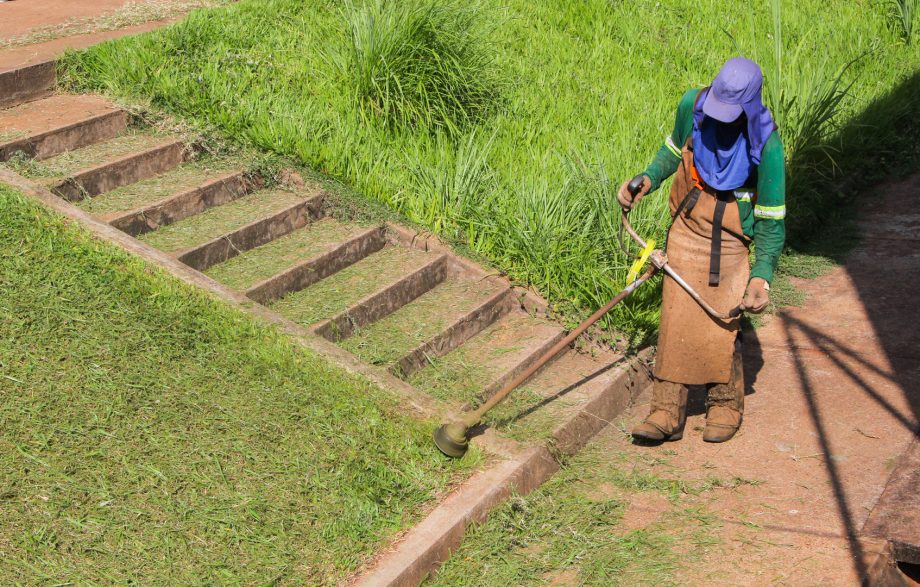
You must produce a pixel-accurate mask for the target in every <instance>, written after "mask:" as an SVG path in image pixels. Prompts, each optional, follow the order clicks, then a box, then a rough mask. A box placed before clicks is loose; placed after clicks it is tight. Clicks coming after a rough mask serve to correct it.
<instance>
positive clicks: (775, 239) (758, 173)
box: [643, 88, 786, 282]
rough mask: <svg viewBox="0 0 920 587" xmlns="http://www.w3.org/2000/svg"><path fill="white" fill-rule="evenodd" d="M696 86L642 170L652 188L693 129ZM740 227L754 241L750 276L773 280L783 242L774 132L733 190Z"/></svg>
mask: <svg viewBox="0 0 920 587" xmlns="http://www.w3.org/2000/svg"><path fill="white" fill-rule="evenodd" d="M699 92H700V90H699V88H694V89H690V90H687V91H686V92H684V95H683V96H682V97H681V99H680V103H679V104H678V105H677V116H676V118H675V120H674V130H673V131H671V135H670V136H669V137H667V139H666V140H665V142H664V144H663V145H662V146H661V148H660V149H659V150H658V153H657V154H656V155H655V158H654V159H653V160H652V162H651V163H650V164H649V166H648V167H647V168H646V170H645V171H644V172H643V173H645V175H647V176H648V177H649V179H650V180H651V181H652V191H654V190H657V189H658V187H659V186H660V185H661V182H662V181H664V180H665V179H667V178H668V177H670V176H671V175H673V174H674V172H675V171H677V168H678V167H679V166H680V161H681V156H680V149H681V147H682V146H683V145H684V143H686V141H687V138H688V137H689V136H690V133H691V132H693V105H694V103H695V102H696V97H697V95H698V94H699ZM735 195H736V196H737V197H738V211H739V213H740V214H741V228H742V229H743V230H744V234H745V235H746V236H748V237H750V238H752V239H753V240H754V265H753V267H751V277H752V278H753V277H762V278H763V279H766V280H767V282H770V281H772V280H773V271H774V270H775V269H776V263H777V262H778V261H779V256H780V253H782V251H783V244H784V243H785V241H786V221H785V218H786V164H785V159H784V156H783V143H782V142H781V141H780V138H779V133H778V132H776V131H774V132H773V134H771V135H770V138H768V139H767V142H766V144H765V145H764V148H763V152H762V154H761V158H760V165H758V166H757V167H756V168H755V170H754V171H753V172H752V173H751V177H749V178H748V181H747V182H745V184H744V187H742V188H739V189H737V190H735Z"/></svg>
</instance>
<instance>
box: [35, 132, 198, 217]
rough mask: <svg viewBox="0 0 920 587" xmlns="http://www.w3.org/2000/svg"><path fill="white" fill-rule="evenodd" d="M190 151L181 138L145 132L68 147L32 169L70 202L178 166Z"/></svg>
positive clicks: (129, 133)
mask: <svg viewBox="0 0 920 587" xmlns="http://www.w3.org/2000/svg"><path fill="white" fill-rule="evenodd" d="M188 155H189V150H188V148H187V146H186V144H185V143H183V142H182V141H179V140H176V139H172V138H164V137H161V136H157V135H155V134H148V133H144V132H128V133H126V134H123V135H121V136H118V137H116V138H114V139H112V140H109V141H105V142H102V143H96V144H93V145H89V146H86V147H82V148H80V149H76V150H74V151H68V152H66V153H63V154H61V155H57V156H56V157H52V158H50V159H47V160H45V161H42V162H39V163H34V164H33V165H32V166H31V168H30V170H31V173H33V174H35V175H40V176H44V179H42V180H41V181H42V183H44V184H45V185H47V186H48V188H49V189H50V190H51V191H52V192H54V193H55V194H57V195H58V196H60V197H62V198H64V199H65V200H67V201H69V202H80V201H82V200H84V199H86V198H90V197H93V196H97V195H99V194H103V193H105V192H108V191H111V190H114V189H117V188H120V187H122V186H126V185H129V184H132V183H135V182H138V181H141V180H143V179H147V178H149V177H153V176H155V175H158V174H161V173H164V172H166V171H169V170H170V169H172V168H174V167H176V166H177V165H179V164H180V163H182V162H183V160H184V159H185V158H186V157H187V156H188Z"/></svg>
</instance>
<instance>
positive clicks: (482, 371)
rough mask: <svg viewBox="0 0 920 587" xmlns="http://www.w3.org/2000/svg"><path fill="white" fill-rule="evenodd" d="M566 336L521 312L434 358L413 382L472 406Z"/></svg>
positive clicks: (430, 391) (437, 394)
mask: <svg viewBox="0 0 920 587" xmlns="http://www.w3.org/2000/svg"><path fill="white" fill-rule="evenodd" d="M564 336H565V333H564V332H563V330H562V329H561V328H560V327H559V326H558V325H556V324H553V323H551V322H548V321H546V320H543V319H541V318H535V317H532V316H529V315H528V314H526V313H524V312H522V311H517V310H516V311H513V312H511V313H510V314H508V315H506V316H504V317H502V318H501V319H500V320H498V321H496V322H495V323H494V324H492V325H491V326H489V327H488V328H485V329H484V330H483V331H482V332H480V333H479V334H477V335H476V336H473V337H472V338H470V339H469V340H467V341H466V342H465V343H464V344H462V345H460V346H459V347H458V348H457V349H456V350H453V351H452V352H450V353H447V354H446V355H444V356H443V357H440V358H434V359H433V360H429V361H428V362H427V365H423V366H421V368H419V369H417V370H416V371H415V372H414V373H412V374H411V376H410V377H409V383H411V384H412V385H413V386H415V387H416V388H418V389H420V390H422V391H425V392H426V393H429V394H431V395H432V396H434V397H436V398H439V399H443V400H454V401H458V402H461V403H467V404H470V403H473V402H476V401H478V400H479V398H482V397H489V396H491V395H492V394H493V393H495V391H497V390H498V389H499V388H501V386H502V385H504V384H505V383H506V382H507V381H510V380H511V379H512V378H514V377H515V376H516V375H518V374H519V373H521V372H522V371H523V370H524V369H526V368H527V367H529V366H530V365H532V364H533V363H534V361H536V360H537V359H538V358H539V357H540V356H542V355H543V353H545V352H546V351H547V350H549V349H550V348H552V346H553V345H554V344H556V343H557V342H559V341H560V340H561V339H562V338H563V337H564Z"/></svg>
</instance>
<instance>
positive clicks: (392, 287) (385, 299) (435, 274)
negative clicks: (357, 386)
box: [313, 254, 450, 342]
mask: <svg viewBox="0 0 920 587" xmlns="http://www.w3.org/2000/svg"><path fill="white" fill-rule="evenodd" d="M448 263H449V257H448V256H447V255H445V254H440V255H439V254H434V255H430V256H429V257H428V259H427V262H426V263H424V264H423V265H422V266H420V267H419V268H418V269H416V270H414V271H410V272H408V273H405V274H403V275H402V276H401V277H400V278H399V279H398V280H397V281H396V282H395V283H392V284H388V285H386V286H385V287H383V288H381V289H379V290H377V291H375V292H374V293H372V294H371V295H369V296H367V297H366V298H364V299H362V300H360V301H359V302H357V303H356V304H354V305H353V306H350V307H348V308H347V309H345V310H344V311H342V312H340V313H339V314H337V315H335V316H333V317H332V318H329V319H328V320H325V321H323V322H322V323H320V324H317V325H316V326H314V327H313V332H315V333H316V334H318V335H320V336H322V337H323V338H325V339H326V340H329V341H331V342H341V341H343V340H345V339H346V338H348V337H349V336H352V335H353V334H354V333H355V332H357V331H358V330H360V329H362V328H364V327H366V326H368V325H370V324H373V323H374V322H376V321H378V320H380V319H382V318H384V317H386V316H389V315H390V314H392V313H393V312H395V311H396V310H398V309H400V308H402V307H403V306H405V305H406V304H408V303H409V302H411V301H413V300H415V299H416V298H418V297H419V296H421V295H422V294H424V293H426V292H428V291H430V290H431V289H432V288H434V287H435V286H437V285H438V284H440V283H441V282H443V281H444V280H445V279H446V278H447V274H448V271H449V269H450V267H449V264H448Z"/></svg>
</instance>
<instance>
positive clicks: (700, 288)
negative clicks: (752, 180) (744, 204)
mask: <svg viewBox="0 0 920 587" xmlns="http://www.w3.org/2000/svg"><path fill="white" fill-rule="evenodd" d="M693 173H694V171H693V150H692V147H691V145H690V141H689V140H688V141H687V144H685V145H684V148H683V152H682V161H681V164H680V167H679V168H678V170H677V173H676V174H675V175H674V184H673V185H672V187H671V197H670V205H671V214H672V215H674V214H676V217H675V218H674V223H673V224H672V225H671V230H670V233H669V236H668V243H667V254H668V262H669V263H670V265H671V266H672V267H673V268H674V269H675V270H676V271H677V273H678V274H679V275H680V276H681V277H683V278H684V280H685V281H686V282H687V283H689V284H690V286H691V287H693V289H695V290H696V291H697V292H698V293H699V294H700V295H701V296H702V297H703V299H704V300H706V301H707V302H709V305H711V306H712V307H713V308H715V309H716V310H718V311H720V312H728V311H729V310H730V309H732V308H734V307H735V306H737V305H738V304H739V303H740V302H741V299H742V298H743V297H744V291H745V289H746V288H747V283H748V277H749V275H750V265H749V262H748V246H749V244H750V239H748V238H747V237H745V236H744V232H743V231H742V229H741V217H740V215H739V212H738V202H737V201H736V199H735V196H734V194H733V193H732V192H721V193H718V192H716V191H715V190H713V189H712V188H710V187H708V186H705V185H701V184H700V185H701V187H702V189H700V190H699V195H698V197H696V198H695V202H692V201H689V200H688V201H686V202H685V198H686V197H687V195H688V194H690V193H691V191H693V188H694V187H698V184H697V181H696V180H695V179H694V175H693ZM720 198H721V200H722V202H723V204H721V205H720V204H719V203H718V202H719V199H720ZM693 199H694V198H691V200H693ZM682 202H684V206H683V209H681V210H680V211H679V213H678V209H679V208H681V203H682ZM691 204H692V205H691ZM688 208H689V210H688ZM719 208H721V210H719ZM717 213H721V215H722V218H721V224H722V227H721V230H720V231H718V233H717V236H716V239H713V220H714V216H715V215H716V214H717ZM714 240H715V241H716V244H719V245H720V246H718V247H715V248H714V247H713V241H714ZM719 240H721V243H719V242H718V241H719ZM715 253H718V255H716V254H715ZM713 268H715V274H713V273H712V270H713ZM714 281H715V282H717V284H716V285H713V282H714ZM662 298H663V299H662V304H661V325H660V330H659V335H658V356H657V358H656V360H655V376H656V377H657V378H659V379H664V380H667V381H673V382H675V383H683V384H686V385H700V384H704V383H727V382H728V380H729V378H730V376H731V370H732V354H733V352H734V349H735V338H736V337H737V334H738V330H739V328H740V320H739V319H734V320H731V321H729V322H724V321H721V320H717V319H715V318H713V317H711V316H710V315H709V314H707V313H706V311H705V310H703V309H702V308H701V307H700V306H699V304H697V303H696V302H695V301H693V298H691V297H690V296H689V295H688V294H687V292H685V291H684V290H683V288H681V287H680V285H678V284H677V283H676V282H675V281H674V280H673V279H671V278H669V277H665V278H664V292H663V296H662Z"/></svg>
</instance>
